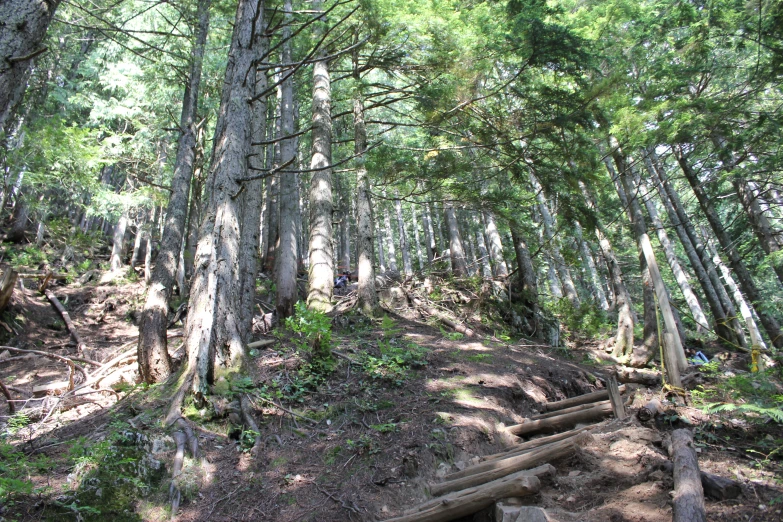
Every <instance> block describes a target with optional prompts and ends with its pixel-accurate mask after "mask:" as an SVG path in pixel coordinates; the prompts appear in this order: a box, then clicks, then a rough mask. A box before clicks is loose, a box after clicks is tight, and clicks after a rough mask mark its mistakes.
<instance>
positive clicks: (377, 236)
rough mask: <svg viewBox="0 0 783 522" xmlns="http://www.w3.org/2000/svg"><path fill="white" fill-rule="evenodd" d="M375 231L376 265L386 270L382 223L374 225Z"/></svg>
mask: <svg viewBox="0 0 783 522" xmlns="http://www.w3.org/2000/svg"><path fill="white" fill-rule="evenodd" d="M368 183H369V182H368ZM373 222H374V221H373ZM375 232H376V234H375V239H376V241H377V242H378V267H379V268H380V270H381V272H386V256H385V255H384V250H383V243H384V240H383V224H379V226H378V227H375Z"/></svg>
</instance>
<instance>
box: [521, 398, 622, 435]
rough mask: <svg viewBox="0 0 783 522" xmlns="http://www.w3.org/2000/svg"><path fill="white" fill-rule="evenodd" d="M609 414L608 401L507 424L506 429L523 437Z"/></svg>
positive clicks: (598, 418)
mask: <svg viewBox="0 0 783 522" xmlns="http://www.w3.org/2000/svg"><path fill="white" fill-rule="evenodd" d="M611 414H612V405H611V404H609V403H603V404H599V405H597V406H593V407H592V408H589V409H587V410H582V411H575V412H573V413H566V414H565V415H558V416H557V417H550V418H548V419H541V420H536V421H530V422H523V423H522V424H515V425H514V426H509V427H508V428H506V429H507V430H508V432H509V433H513V434H514V435H516V436H518V437H523V436H526V435H532V434H534V433H543V432H547V431H559V430H563V429H568V428H572V427H574V426H576V425H577V424H583V423H590V422H595V421H597V420H600V419H603V418H604V417H608V416H609V415H611Z"/></svg>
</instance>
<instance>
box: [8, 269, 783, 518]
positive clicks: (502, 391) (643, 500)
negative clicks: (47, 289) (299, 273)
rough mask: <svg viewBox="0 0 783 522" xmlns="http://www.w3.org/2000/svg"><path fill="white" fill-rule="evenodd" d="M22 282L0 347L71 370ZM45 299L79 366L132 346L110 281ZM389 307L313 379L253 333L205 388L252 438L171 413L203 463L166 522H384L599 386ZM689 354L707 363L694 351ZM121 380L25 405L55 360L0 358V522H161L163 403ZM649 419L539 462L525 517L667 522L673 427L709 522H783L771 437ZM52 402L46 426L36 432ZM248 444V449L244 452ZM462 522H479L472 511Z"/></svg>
mask: <svg viewBox="0 0 783 522" xmlns="http://www.w3.org/2000/svg"><path fill="white" fill-rule="evenodd" d="M25 283H26V284H27V290H26V291H24V292H22V291H21V290H20V289H19V288H17V290H16V292H15V294H14V298H13V299H14V300H13V303H12V305H11V307H10V309H9V310H7V311H6V312H5V314H4V315H3V317H2V318H1V319H2V325H0V328H2V338H0V341H2V342H1V343H0V344H3V345H7V346H15V347H18V348H27V349H36V350H42V351H46V352H51V353H56V354H60V355H66V356H75V355H76V347H75V346H74V345H73V344H72V343H70V342H69V334H68V332H67V331H66V330H65V328H64V324H63V322H62V320H61V318H60V316H59V315H58V313H57V312H56V311H55V310H54V308H53V307H52V306H51V305H50V304H49V302H48V301H47V299H46V298H45V297H44V296H42V295H39V294H38V292H36V291H35V290H34V288H33V284H32V280H26V281H25ZM52 290H53V291H54V293H55V295H57V296H58V298H59V299H60V301H61V302H62V303H63V304H64V306H65V307H66V308H67V309H68V310H69V312H70V315H71V318H72V319H73V322H74V324H75V326H76V328H77V329H78V331H79V334H80V335H81V336H82V338H83V341H84V344H85V345H86V348H85V349H84V350H83V353H82V356H83V357H85V358H88V359H91V360H94V361H99V362H105V361H109V360H111V359H113V358H115V357H116V356H117V355H118V354H121V353H123V352H125V351H127V350H129V349H130V350H132V349H133V348H135V342H134V341H135V337H136V335H137V334H138V329H137V327H136V325H135V320H136V318H137V316H138V310H139V308H140V306H141V304H142V302H143V301H142V298H143V292H144V285H143V283H142V282H133V281H128V280H127V279H122V278H120V279H115V280H114V281H111V282H107V283H101V282H97V281H96V282H91V283H87V284H86V285H84V286H77V285H75V284H60V285H59V286H55V287H53V288H52ZM398 308H399V309H396V310H394V309H389V310H387V311H386V315H385V318H384V319H382V320H377V321H369V320H366V319H364V318H363V317H361V316H359V315H358V314H354V313H347V314H344V315H341V316H339V317H338V318H336V319H335V321H334V332H333V336H334V337H333V348H334V351H335V352H338V353H339V355H338V356H337V357H336V359H335V362H334V365H333V366H334V367H333V368H332V371H331V373H328V374H326V375H322V374H321V373H318V372H317V371H316V370H315V369H314V368H313V367H312V366H311V365H308V364H307V362H306V361H305V360H304V359H303V358H302V357H301V356H300V355H298V353H297V350H296V344H297V338H296V336H294V335H292V334H291V333H290V332H286V330H284V329H282V328H277V329H275V330H273V331H272V332H271V333H270V334H267V335H266V336H264V335H257V336H256V337H255V339H272V340H274V344H272V345H271V346H268V347H267V348H260V349H254V350H253V351H252V352H251V364H250V378H249V379H248V378H245V379H242V380H239V381H231V382H226V383H223V384H222V388H221V389H216V392H217V394H218V395H219V394H220V393H222V394H223V395H224V396H225V398H226V401H227V402H228V401H231V400H232V398H233V397H234V395H236V394H237V393H245V394H247V396H248V397H250V398H251V401H252V403H253V407H254V412H255V417H256V419H257V420H258V424H259V427H260V433H258V434H256V433H252V432H248V431H247V430H246V429H244V430H243V429H242V428H241V427H240V428H237V427H236V426H234V427H232V426H231V422H230V420H227V419H226V418H224V417H221V416H219V415H216V414H215V412H214V411H211V410H209V411H208V410H207V409H198V408H197V407H196V406H195V405H193V404H190V403H186V407H185V410H184V413H185V416H186V417H187V418H188V419H190V421H191V425H192V426H193V428H194V429H195V431H196V433H197V435H198V441H199V447H200V451H201V455H202V459H201V460H200V461H196V460H190V459H186V461H185V472H184V473H183V475H182V476H181V478H180V479H179V481H178V482H177V484H178V486H179V489H180V490H181V491H182V493H183V496H184V499H183V501H182V503H181V505H180V507H179V511H178V513H177V514H176V515H177V516H176V518H177V520H182V521H197V520H214V521H234V520H274V521H281V522H284V521H305V520H318V521H344V520H384V519H386V518H391V517H392V516H394V515H397V514H400V513H401V512H402V511H403V510H405V509H407V508H411V507H413V506H415V505H417V504H419V503H421V502H422V501H424V500H426V499H427V498H428V493H427V484H428V483H431V482H436V481H437V480H438V479H439V478H440V477H442V476H443V475H444V474H445V473H448V472H451V471H455V470H458V469H462V468H464V467H465V466H466V465H468V464H470V463H471V462H476V461H478V459H480V457H482V456H484V455H487V454H491V453H496V452H499V451H501V450H503V449H505V448H508V447H510V446H512V445H513V444H514V443H515V440H514V439H516V437H515V436H513V435H510V434H509V433H508V432H507V431H505V429H504V428H505V427H506V426H509V425H512V424H517V423H520V422H522V421H523V420H524V419H525V418H526V417H529V416H530V415H532V414H535V413H538V412H539V411H541V410H542V408H543V406H544V404H545V403H546V402H547V401H553V400H559V399H563V398H566V397H572V396H575V395H579V394H583V393H587V392H590V391H594V390H596V389H599V388H602V387H603V383H602V379H604V378H605V377H606V376H607V375H608V373H607V372H608V367H606V366H601V365H599V364H596V363H592V364H587V363H589V361H591V360H593V359H592V358H591V357H589V354H590V350H592V349H594V348H593V344H594V343H585V344H584V345H578V344H575V345H571V346H568V347H564V348H559V349H555V348H553V347H551V346H548V345H544V344H537V343H534V342H531V341H524V340H523V341H519V340H517V341H511V340H507V338H505V337H504V339H506V340H503V339H500V338H498V337H495V336H494V335H493V334H492V332H488V331H486V330H484V331H482V330H480V329H479V330H478V332H477V335H476V336H474V337H472V338H465V337H463V336H460V335H458V334H455V333H453V332H451V331H445V330H443V329H441V328H439V327H437V326H433V325H431V324H427V323H426V322H425V321H423V320H422V319H421V318H420V317H418V316H417V314H416V313H415V312H414V310H412V309H407V308H405V307H398ZM180 329H181V325H180ZM176 333H177V325H174V327H173V328H172V329H171V330H170V335H172V334H173V336H174V337H175V338H174V339H172V341H171V347H172V353H173V354H174V357H175V359H176V360H179V359H181V358H182V356H183V353H182V349H181V340H180V339H176ZM704 351H705V352H706V353H708V355H711V352H710V347H706V348H704ZM730 363H731V365H732V368H721V371H724V370H725V371H729V372H734V373H732V374H731V375H735V374H737V373H740V372H742V371H743V368H745V369H746V368H747V361H746V360H745V359H744V358H742V357H740V358H733V359H732V360H731V361H730ZM88 369H89V367H88ZM136 378H137V375H136V372H135V364H134V363H133V361H132V360H130V361H129V364H127V365H125V366H120V367H118V369H117V370H114V371H113V372H107V377H106V380H105V381H104V382H102V383H101V384H100V386H101V388H110V389H112V390H114V392H101V393H92V394H90V395H83V396H76V397H74V398H72V399H68V400H65V401H62V402H61V403H59V404H58V399H57V397H56V393H57V391H56V390H55V391H51V392H44V393H43V396H41V397H36V398H32V397H33V386H41V385H44V384H48V383H53V382H61V381H67V380H68V366H67V365H66V364H65V363H63V362H61V361H58V360H53V359H49V358H44V357H40V356H36V355H29V354H28V355H21V354H19V353H9V352H4V351H3V350H2V349H0V380H1V381H2V382H3V383H5V384H6V385H7V386H9V387H10V388H11V394H12V396H13V397H14V399H15V400H23V399H27V398H31V400H29V401H26V402H15V403H14V404H16V405H17V409H20V407H22V406H26V408H24V409H22V412H23V413H21V414H20V413H16V414H14V415H10V414H9V411H8V409H7V404H6V403H5V401H2V400H0V430H2V433H3V435H4V436H3V438H2V439H0V443H2V444H3V446H1V447H2V451H3V454H2V455H0V457H2V458H0V471H2V474H0V499H1V498H3V496H2V495H3V494H7V497H6V502H5V504H4V505H0V520H53V519H58V520H164V519H167V518H168V517H170V515H171V513H170V507H169V506H170V501H169V483H170V481H171V479H170V477H169V476H168V472H167V471H166V469H167V467H170V466H171V462H172V460H173V458H174V452H175V449H174V444H173V440H172V438H171V435H170V430H167V429H165V428H163V427H161V422H160V419H161V418H162V417H163V415H164V414H165V411H166V408H167V407H168V404H169V402H170V395H171V390H172V387H171V386H168V385H161V386H153V387H146V386H139V385H136V384H135V382H136ZM716 378H719V377H716ZM218 384H219V385H220V383H218ZM55 388H56V387H55ZM218 388H220V386H218ZM221 390H222V391H221ZM36 395H41V394H40V393H38V394H36ZM626 397H628V403H629V405H630V407H631V413H632V414H633V413H635V411H636V410H635V409H634V408H638V407H639V405H642V404H644V403H645V402H646V401H647V400H648V399H650V398H653V397H662V394H661V391H660V389H657V388H649V389H648V388H645V387H643V386H639V385H628V391H627V392H626ZM664 403H665V404H667V411H666V413H665V414H664V415H659V416H658V417H656V419H655V420H654V421H650V422H648V423H641V422H640V421H639V420H638V419H637V418H636V416H635V415H631V416H630V417H629V418H627V419H625V420H623V421H619V420H610V421H605V422H604V423H602V424H601V425H600V426H599V427H597V428H596V429H594V430H593V431H592V432H591V433H592V437H591V438H589V439H588V440H587V441H586V442H584V443H583V444H582V445H581V447H580V448H579V449H578V450H577V452H576V453H575V454H574V455H573V456H571V457H568V458H565V459H562V460H561V461H555V462H552V464H553V465H554V466H555V467H556V469H557V474H556V476H555V477H552V478H549V479H546V480H544V481H543V487H542V489H541V491H540V492H539V493H538V494H536V495H535V496H532V497H529V498H526V499H525V503H526V504H530V505H537V506H541V507H543V508H545V509H546V510H547V512H548V513H549V515H550V516H551V517H552V519H553V520H558V521H561V522H576V521H596V522H599V521H601V522H603V521H613V522H620V521H629V522H630V521H634V522H642V521H646V522H658V521H669V520H671V516H672V509H671V496H670V492H671V490H672V489H673V479H672V477H671V474H670V473H667V472H665V471H662V470H661V469H660V465H661V464H662V463H663V462H665V461H667V460H668V456H667V453H666V450H665V448H664V446H665V443H664V442H665V439H666V437H667V433H668V432H669V431H670V430H672V429H674V428H676V427H683V426H689V427H692V428H693V430H694V433H695V440H696V444H697V447H698V449H697V451H698V452H699V454H698V458H699V464H700V466H701V468H702V470H703V471H708V472H712V473H715V474H717V475H721V476H723V477H726V478H732V479H735V480H737V481H739V482H740V484H741V486H742V495H741V496H740V497H739V498H738V499H736V500H728V501H714V500H710V499H707V518H708V520H711V521H751V520H753V521H762V520H783V515H781V512H782V510H783V487H782V486H781V476H782V475H781V466H780V461H779V460H775V458H774V457H770V458H767V457H768V454H769V453H770V451H772V448H779V447H780V444H781V440H780V439H781V438H782V437H783V434H782V433H781V430H780V426H779V425H777V424H775V423H764V422H750V421H749V420H748V419H747V418H746V417H742V416H740V415H739V414H732V413H731V412H728V413H724V414H723V415H722V416H717V415H706V414H704V413H703V411H702V410H701V409H698V408H695V407H691V406H685V405H680V406H675V405H674V404H673V403H668V402H666V401H664ZM53 406H58V409H57V411H56V412H55V413H54V414H53V415H51V416H50V417H49V418H48V419H46V422H42V421H43V417H44V415H45V413H46V412H48V410H50V409H51V408H52V407H53ZM256 436H257V437H259V440H260V444H259V445H257V446H256V448H255V449H253V440H254V439H255V437H256ZM134 445H135V446H142V447H143V448H144V451H143V452H142V453H143V454H142V455H141V456H140V455H139V454H133V453H132V452H129V451H130V450H128V451H126V450H125V449H122V448H129V447H132V446H134ZM117 448H120V450H117ZM3 462H4V463H3ZM2 475H5V479H6V482H3V481H2V479H3V477H2ZM11 479H17V480H22V481H30V482H32V485H33V487H32V489H25V487H24V486H23V485H20V484H21V483H17V482H13V481H12V480H11ZM9 481H10V482H9ZM15 488H16V489H15ZM4 489H5V491H3V490H4ZM9 491H10V493H9ZM482 517H483V518H482ZM465 520H491V518H490V515H489V514H488V513H483V514H479V515H476V516H475V517H471V518H468V519H465Z"/></svg>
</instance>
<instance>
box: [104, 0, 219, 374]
mask: <svg viewBox="0 0 783 522" xmlns="http://www.w3.org/2000/svg"><path fill="white" fill-rule="evenodd" d="M210 5H211V0H200V1H199V3H198V12H197V16H198V26H197V28H196V40H195V41H194V42H193V49H192V51H191V57H190V76H189V78H188V83H187V84H186V86H185V94H184V96H183V99H182V114H181V116H180V137H179V142H178V143H177V157H176V160H175V163H174V176H173V178H172V180H171V197H170V199H169V205H168V210H167V212H166V225H165V227H164V229H163V235H162V236H161V241H160V252H159V253H158V257H157V258H156V260H155V268H154V269H153V271H152V274H151V279H150V285H149V287H148V289H147V300H146V301H145V303H144V309H143V310H142V312H141V320H140V321H139V344H138V361H139V373H140V374H141V377H142V379H143V380H144V382H147V383H154V382H161V381H162V380H164V379H166V378H167V377H168V376H169V375H170V374H171V359H170V357H169V353H168V349H167V345H166V327H167V326H168V312H169V299H170V298H171V289H172V287H173V286H174V281H175V278H176V275H177V266H178V264H179V256H180V253H181V251H182V242H183V238H184V235H185V218H186V216H187V212H188V195H189V193H190V180H191V179H192V177H193V165H194V162H195V156H196V132H197V130H196V115H197V114H198V91H199V86H200V84H201V65H202V63H203V60H204V49H205V47H206V43H207V34H208V32H209V7H210ZM112 268H114V266H113V265H112ZM182 293H184V290H183V289H182V287H180V294H182Z"/></svg>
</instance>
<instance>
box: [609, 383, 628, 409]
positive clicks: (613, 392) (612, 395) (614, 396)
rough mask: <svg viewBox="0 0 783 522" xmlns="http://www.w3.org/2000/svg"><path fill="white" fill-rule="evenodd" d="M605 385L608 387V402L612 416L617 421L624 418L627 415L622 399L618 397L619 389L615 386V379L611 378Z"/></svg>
mask: <svg viewBox="0 0 783 522" xmlns="http://www.w3.org/2000/svg"><path fill="white" fill-rule="evenodd" d="M607 384H608V385H609V400H610V401H611V403H612V411H613V412H614V416H615V417H616V418H618V419H624V418H626V417H627V416H628V414H627V413H626V412H625V404H623V397H622V396H621V395H620V389H619V387H618V386H617V379H616V378H615V377H614V376H611V377H609V381H608V383H607Z"/></svg>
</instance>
